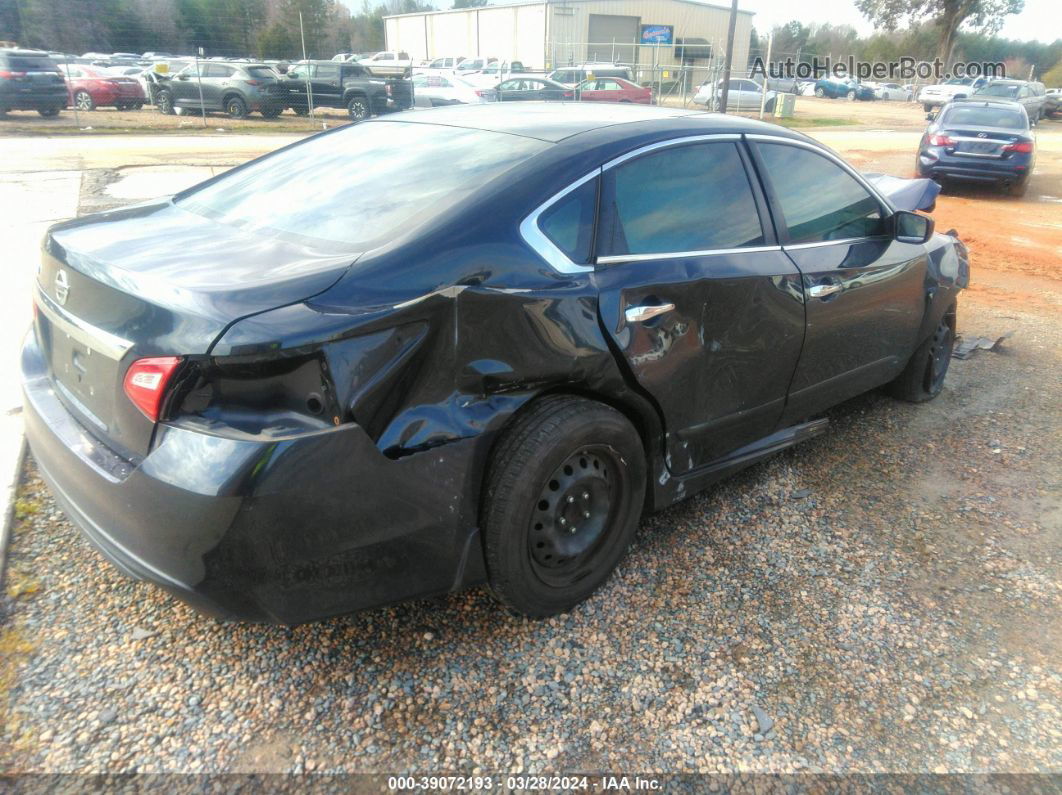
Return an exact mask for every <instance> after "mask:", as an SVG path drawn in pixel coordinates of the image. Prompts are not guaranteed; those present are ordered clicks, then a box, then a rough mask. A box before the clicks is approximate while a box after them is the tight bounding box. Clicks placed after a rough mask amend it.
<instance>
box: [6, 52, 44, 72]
mask: <svg viewBox="0 0 1062 795" xmlns="http://www.w3.org/2000/svg"><path fill="white" fill-rule="evenodd" d="M7 64H8V68H9V69H12V70H14V71H16V72H54V71H55V62H54V61H53V60H52V59H51V58H40V57H34V56H26V55H9V56H7Z"/></svg>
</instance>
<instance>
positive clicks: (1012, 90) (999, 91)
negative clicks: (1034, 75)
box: [974, 83, 1018, 97]
mask: <svg viewBox="0 0 1062 795" xmlns="http://www.w3.org/2000/svg"><path fill="white" fill-rule="evenodd" d="M974 93H975V94H977V96H979V97H1016V96H1018V87H1017V86H1016V85H1014V84H1013V83H1010V84H1008V83H989V84H988V85H987V86H982V87H981V88H979V89H977V91H975V92H974Z"/></svg>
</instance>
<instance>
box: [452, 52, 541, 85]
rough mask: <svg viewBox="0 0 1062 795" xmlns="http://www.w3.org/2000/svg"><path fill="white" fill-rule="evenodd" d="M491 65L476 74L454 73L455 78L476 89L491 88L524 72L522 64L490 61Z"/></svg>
mask: <svg viewBox="0 0 1062 795" xmlns="http://www.w3.org/2000/svg"><path fill="white" fill-rule="evenodd" d="M491 60H492V61H493V63H491V64H490V65H489V66H486V67H484V68H483V69H480V70H479V71H476V72H461V71H458V72H456V74H457V76H458V77H460V78H461V79H462V80H464V81H465V82H466V83H471V84H472V85H473V86H475V87H476V88H493V87H494V86H496V85H498V83H500V82H501V81H502V80H508V79H509V78H510V77H513V76H514V75H517V76H518V75H521V74H524V73H525V72H526V70H525V69H524V66H523V64H521V63H512V64H510V63H509V62H508V61H497V60H494V59H491Z"/></svg>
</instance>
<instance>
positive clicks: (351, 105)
mask: <svg viewBox="0 0 1062 795" xmlns="http://www.w3.org/2000/svg"><path fill="white" fill-rule="evenodd" d="M347 115H348V116H350V120H351V121H361V120H362V119H367V118H369V116H370V115H371V111H370V110H369V100H368V99H366V98H365V97H361V96H358V97H351V99H350V101H349V102H348V103H347Z"/></svg>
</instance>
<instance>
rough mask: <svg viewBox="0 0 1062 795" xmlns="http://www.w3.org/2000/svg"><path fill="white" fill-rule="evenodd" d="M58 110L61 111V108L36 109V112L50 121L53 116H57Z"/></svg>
mask: <svg viewBox="0 0 1062 795" xmlns="http://www.w3.org/2000/svg"><path fill="white" fill-rule="evenodd" d="M60 110H62V108H38V109H37V112H38V113H39V114H41V115H42V116H43V117H44V118H46V119H51V118H53V117H55V116H58V115H59V111H60Z"/></svg>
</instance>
